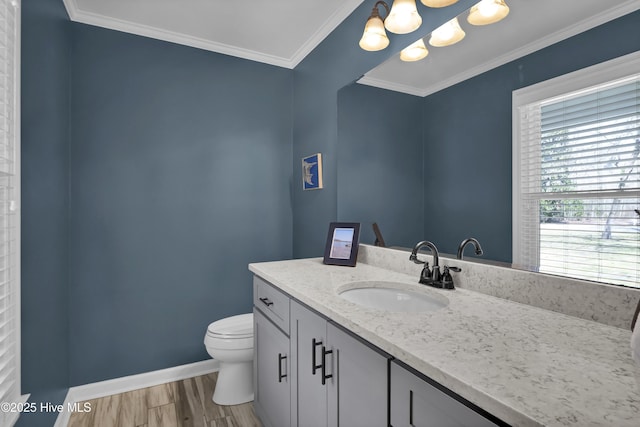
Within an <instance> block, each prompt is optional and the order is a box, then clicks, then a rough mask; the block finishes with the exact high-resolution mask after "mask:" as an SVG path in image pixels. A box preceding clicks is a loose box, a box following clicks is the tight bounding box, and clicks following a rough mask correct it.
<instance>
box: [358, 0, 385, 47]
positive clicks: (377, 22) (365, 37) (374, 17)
mask: <svg viewBox="0 0 640 427" xmlns="http://www.w3.org/2000/svg"><path fill="white" fill-rule="evenodd" d="M378 6H383V7H384V8H385V10H386V11H387V14H386V15H385V17H387V16H389V6H387V4H386V3H385V2H383V1H378V2H376V4H375V5H374V6H373V10H372V11H371V16H369V19H367V23H366V25H365V26H364V33H363V34H362V38H361V39H360V43H359V44H360V47H361V48H362V49H364V50H368V51H369V52H375V51H377V50H382V49H384V48H385V47H387V46H389V38H388V37H387V33H386V31H385V30H384V18H382V17H381V16H380V13H378Z"/></svg>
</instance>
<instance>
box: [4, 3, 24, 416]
mask: <svg viewBox="0 0 640 427" xmlns="http://www.w3.org/2000/svg"><path fill="white" fill-rule="evenodd" d="M19 4H20V3H19V1H18V0H13V1H12V0H0V402H16V403H17V402H23V400H21V396H20V209H19V197H20V120H19V97H20V86H19V77H20V72H19V70H20V68H19V57H20V11H19ZM17 416H18V414H17V413H11V412H6V411H2V412H0V425H3V426H5V425H13V423H14V422H15V420H16V419H17Z"/></svg>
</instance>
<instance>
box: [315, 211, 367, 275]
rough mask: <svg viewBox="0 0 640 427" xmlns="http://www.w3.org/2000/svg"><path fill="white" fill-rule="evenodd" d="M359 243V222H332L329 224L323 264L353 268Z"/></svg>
mask: <svg viewBox="0 0 640 427" xmlns="http://www.w3.org/2000/svg"><path fill="white" fill-rule="evenodd" d="M359 242H360V223H359V222H332V223H330V224H329V232H328V233H327V243H326V245H325V248H324V261H323V262H324V263H325V264H329V265H344V266H347V267H355V265H356V261H357V258H358V244H359Z"/></svg>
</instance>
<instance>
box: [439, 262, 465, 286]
mask: <svg viewBox="0 0 640 427" xmlns="http://www.w3.org/2000/svg"><path fill="white" fill-rule="evenodd" d="M450 271H455V272H457V273H459V272H460V271H462V269H461V268H460V267H453V266H451V267H450V266H448V265H445V266H444V271H443V272H442V287H443V288H444V289H454V288H455V286H454V284H453V276H451V273H450Z"/></svg>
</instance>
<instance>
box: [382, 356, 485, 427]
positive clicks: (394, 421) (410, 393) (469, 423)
mask: <svg viewBox="0 0 640 427" xmlns="http://www.w3.org/2000/svg"><path fill="white" fill-rule="evenodd" d="M389 381H390V385H391V387H390V399H389V400H390V405H391V410H390V413H391V422H390V425H391V427H495V426H496V425H497V424H494V423H493V422H491V421H490V420H488V419H487V418H485V417H483V416H482V415H480V414H479V413H477V412H475V411H474V410H472V409H470V408H469V407H467V406H465V405H464V404H462V403H460V402H459V401H457V400H456V399H454V398H453V397H451V396H449V395H447V394H446V393H444V392H442V391H440V390H438V389H437V388H436V387H434V386H432V385H431V384H429V383H428V382H426V381H425V380H423V379H422V378H420V377H418V376H417V375H414V374H413V373H411V372H409V371H408V370H406V369H405V368H403V367H401V366H399V365H398V364H397V363H395V362H391V369H390V380H389Z"/></svg>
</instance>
